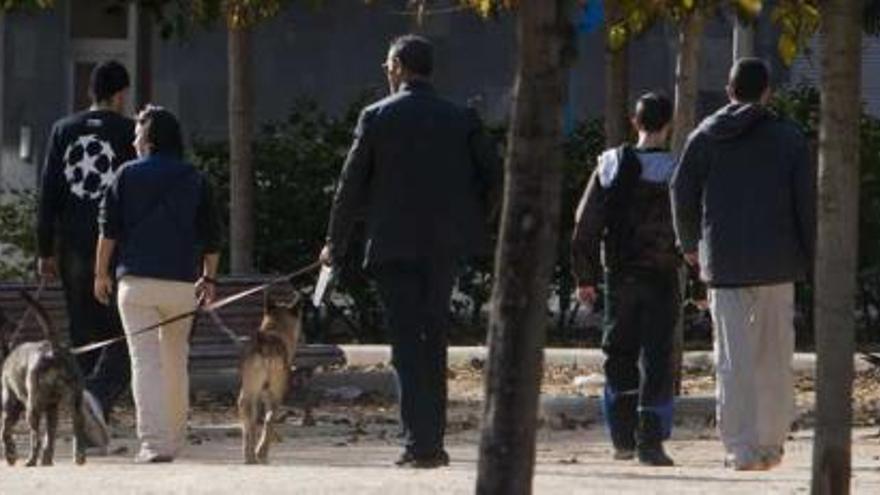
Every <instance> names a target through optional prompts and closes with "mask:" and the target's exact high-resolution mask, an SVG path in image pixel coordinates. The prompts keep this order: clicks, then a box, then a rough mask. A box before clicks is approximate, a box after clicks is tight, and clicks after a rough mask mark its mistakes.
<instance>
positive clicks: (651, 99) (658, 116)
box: [635, 92, 672, 132]
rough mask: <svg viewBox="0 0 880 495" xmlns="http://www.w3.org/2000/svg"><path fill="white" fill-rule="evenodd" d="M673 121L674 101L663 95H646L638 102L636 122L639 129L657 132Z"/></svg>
mask: <svg viewBox="0 0 880 495" xmlns="http://www.w3.org/2000/svg"><path fill="white" fill-rule="evenodd" d="M670 120H672V101H671V100H670V99H669V98H668V97H667V96H666V95H663V94H661V93H653V92H652V93H645V94H643V95H642V96H640V97H639V99H638V101H636V112H635V121H636V126H638V128H639V129H642V130H645V131H648V132H657V131H659V130H661V129H663V127H664V126H665V125H666V124H668V123H669V121H670Z"/></svg>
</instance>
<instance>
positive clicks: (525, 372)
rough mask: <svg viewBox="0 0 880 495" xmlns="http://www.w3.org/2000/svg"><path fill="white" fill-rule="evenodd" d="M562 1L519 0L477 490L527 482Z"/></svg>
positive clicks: (556, 153)
mask: <svg viewBox="0 0 880 495" xmlns="http://www.w3.org/2000/svg"><path fill="white" fill-rule="evenodd" d="M566 3H567V0H553V1H549V0H524V1H521V2H520V3H519V12H518V15H517V37H518V40H519V67H518V69H517V75H516V83H515V87H514V100H513V113H512V117H511V126H510V132H509V134H508V148H507V149H508V152H507V157H506V163H505V167H506V182H505V194H504V198H505V201H504V209H503V212H502V220H501V232H500V236H499V243H498V248H497V251H496V256H495V286H494V288H493V292H492V304H491V308H492V309H491V313H490V322H489V359H488V361H489V368H488V375H487V377H486V403H485V404H486V405H485V409H484V411H483V431H482V438H481V441H480V460H479V467H478V475H477V487H476V491H477V493H478V494H498V495H501V494H503V495H516V494H529V493H531V491H532V474H533V470H534V461H535V427H536V423H537V409H538V392H539V388H540V384H541V376H542V365H543V344H544V336H545V333H546V327H547V325H548V323H549V322H548V318H547V299H548V295H549V282H550V276H551V274H552V271H553V266H554V262H555V258H556V242H557V236H558V230H559V196H560V191H561V180H562V174H561V165H562V143H563V104H564V101H565V95H566V79H567V78H566V73H565V67H564V65H566V57H565V55H564V53H563V49H564V47H566V46H568V45H565V43H572V40H571V39H570V38H567V36H570V33H571V31H570V29H568V26H567V23H568V22H569V21H568V18H567V17H566V16H567V14H568V13H567V12H566V11H565V5H566Z"/></svg>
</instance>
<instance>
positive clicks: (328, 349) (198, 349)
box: [0, 277, 345, 376]
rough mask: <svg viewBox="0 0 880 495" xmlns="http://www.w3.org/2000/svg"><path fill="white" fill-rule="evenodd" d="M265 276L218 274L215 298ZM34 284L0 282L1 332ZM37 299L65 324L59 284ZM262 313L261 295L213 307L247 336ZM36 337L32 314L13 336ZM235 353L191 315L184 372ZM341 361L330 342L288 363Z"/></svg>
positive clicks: (277, 290) (230, 365)
mask: <svg viewBox="0 0 880 495" xmlns="http://www.w3.org/2000/svg"><path fill="white" fill-rule="evenodd" d="M266 280H267V278H261V277H226V278H222V279H220V281H219V284H218V287H217V292H218V297H224V296H227V295H230V294H233V293H235V292H238V291H241V290H244V289H248V288H250V287H253V286H256V285H259V284H262V283H264V282H265V281H266ZM36 289H37V286H36V284H17V283H2V284H0V309H2V310H3V312H4V314H5V316H6V318H7V320H8V321H9V322H10V326H9V327H7V330H6V331H12V329H13V328H14V327H15V325H17V324H18V321H19V320H20V319H21V316H22V314H23V312H24V309H25V304H24V301H23V300H22V299H21V297H20V296H19V291H21V290H25V291H28V292H30V293H31V294H33V293H34V291H36ZM292 291H293V288H292V287H291V286H290V285H279V286H276V287H273V288H272V289H271V293H272V294H273V295H276V297H280V298H284V297H288V298H289V297H292ZM40 302H41V303H42V304H43V306H44V307H45V308H46V310H47V312H48V313H49V316H50V318H52V321H53V322H54V323H55V325H57V327H58V328H66V327H67V313H66V309H65V304H64V294H63V292H62V290H61V287H60V285H58V284H53V285H49V286H47V287H45V288H44V289H43V293H42V295H41V297H40ZM305 304H310V302H305ZM262 313H263V297H262V294H254V295H252V296H249V297H246V298H244V299H242V300H240V301H237V302H234V303H232V304H230V305H228V306H226V307H223V308H221V309H220V310H218V311H217V314H218V315H219V316H220V318H221V319H222V320H223V322H224V324H225V325H226V326H227V327H229V329H231V330H233V331H234V332H235V333H236V334H237V335H239V336H247V335H249V334H250V333H251V331H252V330H253V329H255V328H256V327H257V326H258V325H259V323H260V319H261V317H262ZM63 335H66V332H63ZM40 338H42V335H41V333H40V330H39V328H38V327H37V326H36V321H35V320H34V319H33V318H32V317H31V318H28V321H27V322H26V324H25V326H24V328H23V330H22V333H21V334H20V335H19V336H18V339H17V341H18V342H21V341H24V340H38V339H40ZM240 352H241V349H240V348H239V347H238V346H237V345H236V344H235V343H234V342H233V341H232V340H231V339H230V338H229V337H228V336H227V335H226V334H224V333H222V332H221V331H220V330H219V329H218V328H216V325H215V323H214V322H213V321H212V320H211V318H209V317H208V316H206V315H201V316H199V317H198V318H196V320H195V323H194V328H193V333H192V337H191V346H190V371H192V372H194V373H201V372H211V371H216V370H218V369H235V368H237V366H238V360H239V355H240ZM344 364H345V354H344V353H343V352H342V350H341V349H340V348H339V347H338V346H336V345H325V344H301V345H300V347H299V349H298V350H297V353H296V356H295V358H294V367H295V368H296V370H297V374H298V375H302V374H306V375H307V376H311V373H312V372H313V371H314V370H315V369H317V368H320V367H327V366H336V365H344Z"/></svg>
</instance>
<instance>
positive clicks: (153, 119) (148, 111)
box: [137, 104, 183, 158]
mask: <svg viewBox="0 0 880 495" xmlns="http://www.w3.org/2000/svg"><path fill="white" fill-rule="evenodd" d="M137 123H138V124H140V125H141V127H143V128H144V132H145V133H146V139H147V142H148V143H149V144H150V146H151V148H152V150H151V151H152V153H156V154H163V155H168V156H173V157H175V158H181V157H182V156H183V133H182V132H181V131H180V122H178V121H177V117H175V116H174V114H173V113H171V112H169V111H168V110H165V109H164V108H162V107H159V106H156V105H149V104H148V105H147V106H146V107H144V109H143V110H141V111H140V113H138V115H137Z"/></svg>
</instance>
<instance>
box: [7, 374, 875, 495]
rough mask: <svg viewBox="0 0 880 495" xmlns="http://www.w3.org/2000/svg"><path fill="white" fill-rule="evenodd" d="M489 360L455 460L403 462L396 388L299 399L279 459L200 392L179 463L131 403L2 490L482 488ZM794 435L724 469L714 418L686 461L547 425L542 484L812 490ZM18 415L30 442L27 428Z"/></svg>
mask: <svg viewBox="0 0 880 495" xmlns="http://www.w3.org/2000/svg"><path fill="white" fill-rule="evenodd" d="M596 371H597V370H588V369H570V368H557V369H549V370H548V371H547V374H546V376H545V383H544V386H543V390H544V392H545V393H556V394H572V393H578V392H583V391H584V390H583V387H577V386H575V385H573V383H574V381H575V377H577V376H588V375H590V374H591V373H594V372H596ZM481 372H482V371H481V369H480V366H479V363H474V365H472V366H467V367H459V368H456V369H452V370H450V378H451V380H450V399H451V405H450V411H449V427H448V436H447V445H448V450H449V452H450V454H451V456H452V464H451V465H450V466H449V467H448V468H441V469H437V470H431V471H413V470H406V469H399V468H395V467H394V466H393V465H392V461H393V459H394V458H395V457H396V456H397V454H398V453H399V447H398V446H397V445H398V438H397V435H398V430H399V429H398V423H397V419H396V411H395V408H394V407H393V403H392V401H391V400H390V399H389V398H387V397H378V396H376V395H370V394H366V395H362V396H360V397H357V398H354V399H350V400H335V401H324V402H323V403H322V404H321V406H320V407H319V408H318V409H317V410H316V411H315V418H316V420H317V424H316V425H314V426H308V427H307V426H303V425H302V414H301V412H300V411H299V410H298V409H291V410H290V413H289V414H288V415H287V417H286V418H284V421H283V423H282V424H281V425H280V428H279V430H280V432H281V436H282V438H283V442H282V443H280V444H277V445H276V446H275V447H274V450H273V452H272V454H271V461H272V462H271V465H269V466H243V465H241V464H240V454H239V448H240V435H239V433H238V429H237V427H236V425H235V423H234V421H235V416H234V410H233V408H232V407H231V406H232V397H231V396H223V395H220V396H218V395H208V394H196V397H195V399H194V401H193V414H192V416H191V420H190V428H191V431H190V434H189V436H188V439H187V443H188V445H187V448H186V449H185V451H184V453H183V454H182V456H181V457H180V458H179V459H177V460H176V462H175V463H173V464H170V465H150V466H141V465H134V464H133V463H132V461H131V458H132V456H133V455H134V452H135V448H136V442H135V439H134V428H133V427H134V420H133V413H132V411H131V409H130V407H126V408H124V409H122V410H120V411H119V412H118V413H117V414H116V415H115V416H114V419H113V432H114V439H113V442H112V453H111V455H109V456H106V457H96V456H93V457H90V458H89V460H88V463H87V464H86V465H85V466H82V467H78V466H75V465H73V464H72V462H71V459H70V440H69V438H68V437H69V434H68V432H69V428H68V427H67V425H62V437H63V438H62V440H61V441H60V442H59V448H58V450H59V452H58V455H57V459H56V460H57V462H56V466H54V467H51V468H31V469H27V468H24V467H22V465H21V463H19V464H18V465H17V466H14V467H7V466H5V464H4V465H2V466H0V494H2V495H7V494H38V493H45V494H55V493H58V494H68V493H70V494H89V495H93V494H103V493H108V494H109V493H113V494H117V493H118V494H199V495H200V494H212V495H213V494H220V495H223V494H230V495H233V494H234V495H243V494H251V493H255V494H256V493H258V494H261V495H272V494H276V493H277V494H281V493H303V494H313V493H314V494H323V493H327V494H333V495H345V494H381V495H395V494H423V493H424V494H432V493H438V494H439V493H443V494H447V493H454V494H458V493H462V494H464V493H473V490H474V489H473V487H474V483H475V479H476V462H477V457H478V453H477V452H478V443H479V421H480V414H481V402H480V399H481V395H482V381H481ZM878 382H880V380H878V377H877V376H875V375H873V374H871V373H862V374H860V376H859V380H858V381H857V387H856V389H857V392H856V411H857V416H856V419H857V423H858V424H859V425H861V427H860V428H858V429H857V430H856V431H855V432H854V436H853V441H854V446H853V484H852V486H853V492H854V493H858V494H861V493H864V494H875V493H880V439H878V437H877V436H876V433H877V428H876V427H874V426H873V424H874V416H875V414H874V410H875V407H876V406H875V402H876V400H877V399H878V398H880V391H878V386H877V383H878ZM713 388H714V383H713V382H712V380H711V377H710V376H709V375H708V373H707V372H700V371H699V370H690V371H689V373H688V377H687V380H686V381H685V390H686V392H687V393H688V394H692V395H697V394H703V393H711V391H712V390H713ZM810 389H811V381H810V380H809V379H807V378H806V377H800V378H799V380H798V397H799V403H800V404H801V405H802V406H807V407H808V406H809V403H811V401H812V399H811V392H810ZM800 422H801V423H802V424H801V425H800V426H799V427H798V428H797V431H795V432H793V433H792V435H791V437H790V440H789V442H788V444H787V446H786V458H785V461H784V463H783V464H782V466H780V467H779V468H778V469H776V470H773V471H771V472H766V473H737V472H733V471H730V470H728V469H725V468H724V467H723V463H722V459H723V452H722V448H721V445H720V443H719V441H718V439H717V436H716V434H715V432H714V430H713V428H712V427H711V426H710V425H706V424H700V423H688V422H687V421H685V422H684V423H683V424H681V425H679V426H678V427H677V428H676V430H675V432H674V435H673V438H672V440H670V442H669V443H668V450H669V452H670V454H671V455H672V456H673V457H674V458H675V459H676V461H677V463H678V465H677V466H676V467H674V468H666V469H664V468H644V467H640V466H638V465H637V464H635V463H631V462H619V461H613V460H611V459H610V446H609V444H608V440H607V438H606V436H605V433H604V431H603V427H602V425H601V424H598V423H576V424H569V425H567V426H566V427H565V428H558V427H552V428H551V427H550V426H549V425H545V426H543V427H542V428H541V429H540V430H539V432H538V436H537V442H538V447H537V466H536V474H535V481H534V493H536V494H544V493H552V494H556V493H559V494H569V493H585V494H591V493H597V494H598V493H601V494H605V493H640V494H644V493H670V494H682V493H699V494H716V493H718V494H728V493H730V494H733V493H744V494H750V495H751V494H755V493H761V494H764V493H807V492H808V488H809V479H810V460H811V447H812V430H810V429H809V427H810V420H809V415H808V414H807V415H804V416H803V417H802V418H801V419H800ZM21 427H22V425H21V424H20V425H19V433H18V434H17V441H18V444H19V450H20V451H22V450H24V449H25V448H26V447H27V439H26V436H25V435H24V431H23V429H22V428H21Z"/></svg>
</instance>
